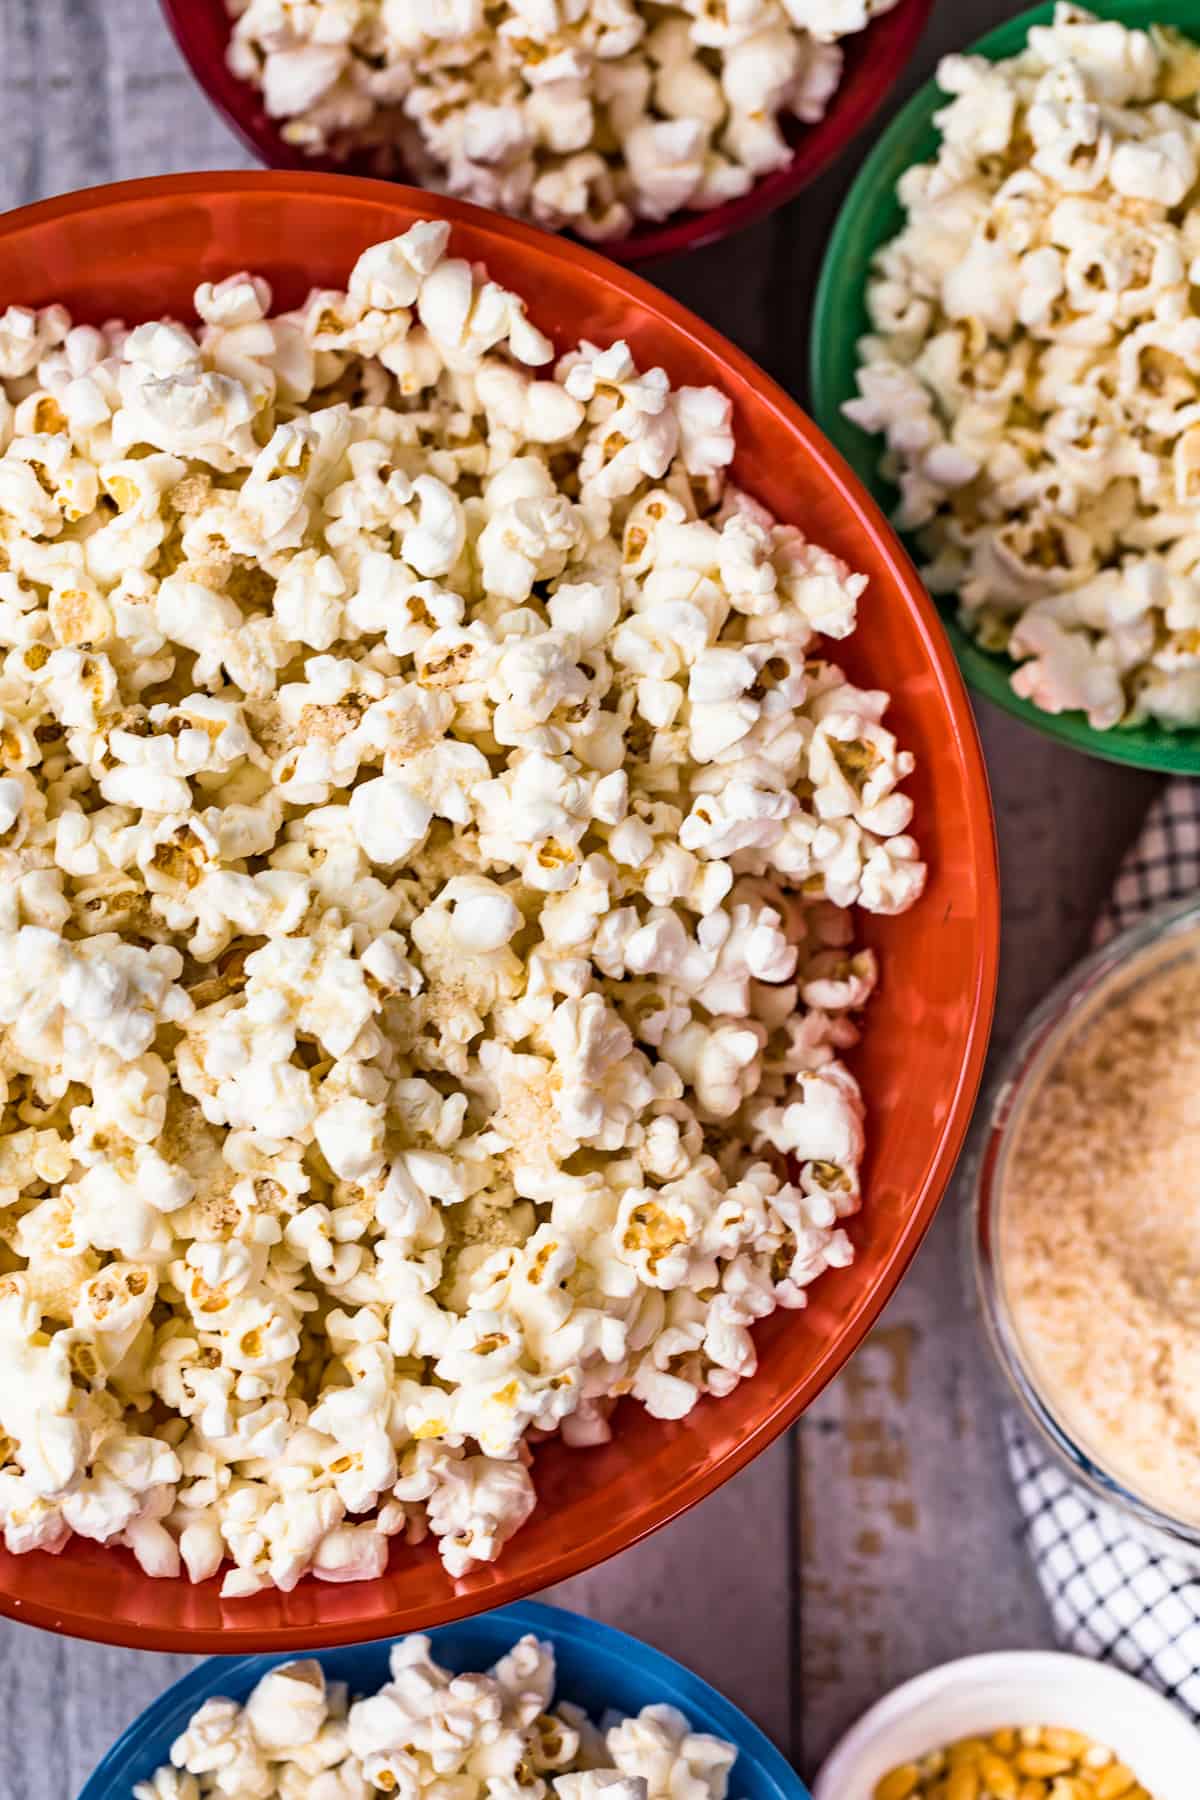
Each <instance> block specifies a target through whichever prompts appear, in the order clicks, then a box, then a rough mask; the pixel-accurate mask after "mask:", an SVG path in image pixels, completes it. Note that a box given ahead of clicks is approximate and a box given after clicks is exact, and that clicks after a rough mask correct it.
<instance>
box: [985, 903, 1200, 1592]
mask: <svg viewBox="0 0 1200 1800" xmlns="http://www.w3.org/2000/svg"><path fill="white" fill-rule="evenodd" d="M1189 938H1190V939H1193V940H1195V952H1194V953H1195V954H1196V955H1197V956H1200V898H1198V897H1197V896H1196V895H1194V894H1189V895H1186V896H1185V897H1184V898H1183V899H1176V900H1170V901H1167V902H1166V903H1165V904H1163V905H1160V906H1156V907H1154V908H1153V909H1152V910H1151V911H1150V912H1149V913H1147V914H1146V915H1145V917H1144V918H1141V919H1137V920H1135V921H1134V923H1133V924H1131V925H1128V926H1126V927H1125V929H1124V930H1123V931H1119V932H1116V933H1114V934H1113V936H1111V937H1109V938H1106V939H1105V941H1104V943H1102V944H1100V945H1099V946H1098V947H1097V948H1096V949H1094V950H1092V951H1090V952H1089V954H1088V955H1087V956H1085V957H1083V958H1082V959H1081V960H1080V961H1079V962H1077V963H1075V964H1074V965H1073V966H1072V967H1071V968H1070V969H1068V971H1067V972H1066V974H1065V975H1064V976H1063V977H1062V978H1061V979H1060V980H1059V981H1057V982H1056V983H1055V985H1054V986H1053V987H1052V988H1051V990H1050V992H1049V993H1048V994H1047V995H1046V996H1045V997H1044V999H1042V1000H1041V1001H1040V1002H1039V1003H1038V1005H1037V1006H1036V1007H1035V1008H1034V1010H1033V1012H1032V1013H1031V1014H1030V1015H1029V1018H1028V1019H1027V1020H1026V1022H1025V1025H1024V1027H1023V1028H1022V1030H1021V1031H1020V1033H1019V1034H1018V1036H1017V1037H1016V1039H1015V1040H1014V1042H1013V1043H1012V1045H1011V1046H1010V1048H1009V1049H1008V1051H1007V1052H1006V1053H1005V1056H1004V1058H1003V1061H1002V1063H1001V1065H1000V1067H999V1068H998V1070H997V1071H996V1075H995V1077H994V1079H993V1080H992V1081H991V1082H990V1083H989V1084H988V1086H987V1088H986V1090H985V1092H984V1095H983V1097H982V1099H981V1100H980V1103H979V1109H978V1122H979V1125H978V1129H979V1135H978V1140H977V1142H976V1143H974V1144H973V1145H972V1148H971V1151H970V1153H969V1156H968V1159H967V1161H966V1164H965V1167H964V1192H965V1196H966V1199H967V1206H966V1209H965V1211H964V1217H963V1224H964V1227H965V1231H966V1238H967V1242H966V1246H965V1247H966V1250H967V1253H968V1257H969V1262H970V1268H969V1276H968V1278H969V1280H970V1282H971V1284H972V1286H973V1289H974V1299H975V1303H976V1306H977V1308H978V1311H979V1315H980V1319H981V1322H982V1325H983V1335H984V1338H985V1340H986V1342H987V1345H988V1348H989V1350H990V1352H991V1355H992V1358H993V1361H994V1362H995V1365H996V1367H997V1368H998V1369H999V1371H1000V1373H1001V1374H1002V1375H1003V1377H1004V1379H1005V1382H1006V1383H1007V1386H1008V1390H1009V1393H1010V1394H1011V1396H1012V1398H1013V1399H1014V1400H1015V1401H1016V1402H1017V1404H1018V1405H1019V1407H1020V1409H1021V1412H1022V1414H1023V1416H1024V1419H1025V1421H1026V1422H1027V1423H1028V1424H1029V1425H1030V1426H1032V1427H1033V1429H1034V1431H1035V1432H1036V1434H1037V1437H1038V1439H1039V1441H1040V1442H1041V1443H1042V1444H1043V1445H1044V1446H1045V1447H1046V1449H1048V1450H1049V1451H1050V1453H1051V1455H1052V1456H1053V1458H1054V1460H1055V1462H1056V1463H1057V1464H1058V1465H1059V1466H1060V1467H1062V1468H1064V1469H1065V1470H1066V1472H1067V1473H1068V1475H1069V1476H1070V1478H1071V1480H1072V1481H1073V1482H1075V1483H1076V1485H1077V1486H1079V1487H1081V1488H1083V1489H1084V1490H1085V1492H1086V1493H1087V1494H1089V1495H1090V1496H1091V1497H1092V1498H1093V1499H1095V1500H1096V1501H1098V1502H1099V1503H1100V1504H1101V1505H1102V1506H1104V1507H1108V1508H1110V1509H1112V1510H1114V1511H1116V1512H1118V1513H1121V1514H1124V1515H1125V1518H1126V1520H1127V1521H1128V1523H1129V1524H1130V1526H1131V1528H1132V1529H1133V1530H1135V1531H1137V1532H1138V1533H1139V1534H1140V1535H1144V1536H1146V1537H1147V1538H1148V1540H1149V1542H1150V1543H1151V1544H1152V1545H1153V1547H1154V1548H1155V1549H1156V1550H1158V1551H1159V1552H1160V1553H1162V1554H1165V1555H1168V1556H1175V1557H1177V1558H1180V1559H1182V1560H1184V1561H1188V1562H1191V1563H1192V1564H1195V1563H1196V1561H1197V1560H1198V1559H1200V1522H1198V1521H1196V1520H1195V1519H1192V1520H1187V1519H1180V1518H1176V1517H1175V1516H1174V1515H1173V1514H1171V1513H1169V1512H1167V1511H1166V1509H1165V1508H1164V1507H1162V1506H1160V1505H1159V1504H1158V1503H1157V1502H1155V1501H1152V1500H1148V1499H1145V1498H1144V1497H1143V1496H1142V1495H1141V1494H1139V1493H1138V1492H1137V1491H1136V1490H1135V1489H1134V1488H1132V1487H1131V1486H1129V1485H1128V1484H1127V1483H1126V1482H1125V1481H1124V1480H1123V1479H1122V1477H1120V1476H1118V1475H1116V1474H1114V1473H1113V1472H1112V1471H1111V1470H1110V1469H1109V1468H1107V1467H1106V1465H1105V1464H1104V1463H1103V1462H1102V1461H1101V1460H1099V1459H1098V1458H1097V1457H1096V1456H1094V1455H1093V1454H1092V1452H1091V1451H1089V1450H1087V1449H1086V1448H1085V1447H1084V1445H1083V1444H1082V1443H1081V1441H1080V1434H1078V1433H1077V1432H1076V1431H1075V1430H1074V1429H1072V1428H1071V1427H1069V1426H1068V1425H1067V1424H1066V1423H1065V1421H1064V1420H1063V1418H1062V1417H1061V1416H1060V1414H1059V1412H1058V1411H1057V1410H1056V1409H1055V1407H1054V1406H1053V1405H1052V1404H1051V1403H1050V1401H1049V1400H1048V1399H1047V1398H1046V1396H1045V1394H1044V1393H1043V1391H1042V1389H1041V1386H1040V1385H1039V1383H1038V1381H1037V1378H1036V1377H1035V1375H1034V1373H1033V1371H1032V1369H1031V1367H1030V1364H1029V1359H1028V1357H1027V1356H1026V1355H1025V1353H1024V1351H1023V1349H1022V1347H1021V1340H1020V1334H1019V1332H1018V1330H1017V1327H1016V1324H1015V1322H1014V1320H1013V1318H1012V1315H1011V1309H1010V1307H1009V1303H1008V1297H1007V1294H1006V1291H1005V1284H1004V1279H1003V1274H1002V1267H1001V1265H1002V1261H1003V1252H1002V1250H1001V1247H1000V1242H999V1238H1000V1232H999V1225H1000V1208H1001V1204H1002V1199H1003V1185H1004V1184H1003V1175H1004V1170H1005V1166H1006V1164H1007V1160H1008V1157H1009V1155H1010V1154H1011V1151H1012V1148H1013V1145H1014V1142H1015V1139H1014V1135H1013V1134H1014V1130H1015V1129H1019V1126H1020V1116H1019V1115H1020V1114H1021V1110H1022V1102H1023V1101H1024V1100H1025V1098H1026V1096H1027V1095H1028V1094H1029V1092H1030V1090H1031V1088H1032V1087H1033V1086H1034V1085H1035V1084H1036V1083H1037V1081H1038V1080H1039V1078H1040V1077H1042V1076H1043V1075H1044V1074H1045V1073H1046V1072H1047V1070H1048V1069H1049V1068H1050V1066H1051V1064H1052V1062H1053V1059H1054V1057H1055V1056H1056V1055H1057V1054H1058V1053H1059V1052H1060V1051H1061V1050H1062V1049H1064V1048H1065V1047H1066V1045H1067V1044H1068V1043H1069V1042H1070V1040H1071V1038H1072V1035H1073V1033H1074V1031H1075V1029H1076V1026H1077V1023H1078V1021H1079V1019H1080V1015H1081V1013H1082V1012H1084V1009H1086V1008H1087V1007H1088V1006H1089V1005H1090V1004H1091V1003H1092V1002H1093V1001H1095V1002H1096V1004H1102V1003H1103V1000H1104V996H1105V994H1106V993H1107V992H1109V991H1113V992H1116V991H1119V990H1120V988H1121V986H1122V978H1125V979H1126V980H1127V981H1128V982H1129V984H1130V985H1131V986H1132V985H1133V984H1134V983H1135V982H1136V979H1137V975H1138V967H1139V964H1140V963H1141V961H1142V959H1143V958H1146V959H1152V958H1153V953H1154V952H1155V951H1156V950H1157V949H1158V947H1159V946H1160V945H1162V946H1168V947H1169V946H1170V945H1171V943H1172V942H1173V941H1175V940H1176V939H1189ZM1185 953H1186V952H1185ZM1086 1024H1087V1019H1086V1016H1085V1018H1084V1025H1085V1028H1086Z"/></svg>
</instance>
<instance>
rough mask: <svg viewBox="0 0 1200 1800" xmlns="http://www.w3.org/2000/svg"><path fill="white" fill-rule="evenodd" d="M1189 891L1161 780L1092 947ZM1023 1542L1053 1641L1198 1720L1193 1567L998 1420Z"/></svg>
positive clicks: (1198, 1586)
mask: <svg viewBox="0 0 1200 1800" xmlns="http://www.w3.org/2000/svg"><path fill="white" fill-rule="evenodd" d="M1198 889H1200V782H1192V781H1186V780H1184V781H1173V782H1170V783H1169V784H1168V785H1167V786H1166V787H1165V788H1164V789H1163V791H1162V793H1161V794H1160V795H1159V797H1158V798H1157V799H1156V800H1155V802H1154V804H1153V806H1152V807H1151V808H1150V811H1149V812H1148V813H1147V815H1146V823H1145V826H1144V828H1143V830H1142V832H1141V835H1140V836H1139V837H1138V839H1137V842H1136V843H1135V844H1134V846H1133V848H1132V849H1131V850H1130V852H1129V854H1128V856H1127V857H1126V858H1125V861H1124V863H1123V864H1122V866H1121V872H1120V875H1119V876H1118V878H1117V882H1116V885H1115V887H1114V888H1113V891H1112V894H1111V896H1110V898H1109V901H1108V904H1107V906H1106V907H1105V909H1104V911H1103V913H1102V914H1101V916H1100V918H1099V920H1098V921H1097V925H1096V931H1095V942H1096V943H1097V944H1101V943H1103V942H1104V941H1105V939H1106V938H1109V937H1111V936H1112V935H1113V933H1114V932H1117V931H1122V930H1124V928H1125V927H1126V926H1127V925H1132V924H1134V923H1135V922H1136V920H1138V919H1139V918H1140V917H1141V916H1142V914H1143V913H1145V912H1148V911H1149V910H1150V909H1151V908H1152V907H1156V906H1163V905H1165V904H1166V903H1167V902H1168V901H1171V900H1182V899H1183V898H1185V896H1186V895H1188V894H1192V893H1195V892H1196V891H1197V890H1198ZM1005 1435H1006V1438H1007V1443H1008V1458H1009V1467H1010V1468H1011V1470H1012V1476H1013V1480H1014V1482H1015V1483H1016V1489H1017V1499H1018V1501H1019V1503H1020V1507H1021V1512H1022V1514H1023V1516H1024V1519H1025V1537H1026V1541H1027V1543H1028V1545H1029V1549H1030V1553H1031V1555H1032V1557H1033V1560H1034V1564H1035V1566H1036V1568H1037V1574H1038V1580H1039V1581H1040V1583H1041V1585H1042V1589H1043V1592H1044V1593H1045V1595H1046V1598H1047V1600H1048V1601H1049V1603H1050V1609H1051V1612H1052V1613H1053V1615H1054V1625H1055V1629H1056V1631H1057V1632H1058V1635H1059V1638H1060V1639H1061V1641H1062V1642H1063V1643H1064V1644H1065V1646H1066V1647H1067V1648H1068V1649H1070V1650H1075V1651H1078V1652H1079V1653H1080V1654H1082V1655H1084V1656H1102V1657H1104V1658H1105V1659H1106V1660H1108V1661H1110V1662H1114V1663H1119V1664H1120V1665H1121V1666H1122V1667H1123V1668H1126V1669H1128V1670H1130V1672H1131V1673H1132V1674H1134V1675H1138V1676H1141V1677H1142V1678H1143V1679H1145V1680H1147V1681H1150V1682H1153V1683H1154V1684H1155V1685H1156V1686H1158V1687H1161V1688H1163V1689H1165V1691H1166V1692H1167V1693H1168V1694H1170V1695H1171V1696H1172V1697H1173V1698H1174V1699H1177V1700H1178V1701H1179V1702H1180V1703H1181V1704H1182V1705H1183V1706H1185V1707H1186V1708H1187V1709H1188V1710H1189V1711H1190V1712H1191V1713H1192V1715H1193V1717H1195V1718H1197V1719H1200V1571H1198V1570H1193V1569H1189V1568H1188V1567H1187V1566H1186V1565H1185V1564H1183V1563H1180V1562H1177V1561H1176V1560H1175V1559H1174V1558H1173V1557H1170V1556H1160V1555H1158V1554H1156V1553H1155V1552H1154V1551H1153V1550H1151V1549H1150V1548H1148V1547H1147V1545H1145V1544H1144V1543H1142V1541H1141V1540H1140V1539H1139V1538H1137V1537H1133V1536H1131V1535H1130V1532H1129V1529H1128V1526H1127V1525H1126V1524H1125V1523H1124V1522H1123V1521H1122V1519H1121V1518H1120V1517H1119V1516H1118V1515H1117V1514H1116V1513H1113V1512H1110V1511H1108V1510H1107V1509H1105V1508H1104V1507H1103V1506H1102V1505H1100V1504H1099V1503H1098V1502H1096V1501H1095V1500H1093V1498H1092V1497H1091V1495H1090V1494H1088V1493H1086V1492H1085V1491H1084V1490H1083V1489H1082V1488H1079V1487H1076V1486H1075V1485H1074V1483H1073V1482H1072V1481H1071V1479H1070V1477H1069V1476H1068V1475H1066V1474H1065V1473H1064V1472H1063V1470H1062V1468H1061V1467H1060V1465H1059V1464H1058V1463H1057V1462H1054V1461H1051V1459H1050V1458H1049V1456H1048V1455H1047V1453H1046V1450H1045V1449H1044V1447H1043V1446H1042V1444H1041V1442H1040V1441H1039V1440H1038V1439H1036V1438H1034V1437H1033V1436H1031V1435H1030V1434H1029V1433H1028V1432H1027V1431H1026V1429H1025V1428H1024V1426H1023V1425H1022V1424H1019V1423H1018V1422H1017V1421H1016V1419H1014V1418H1011V1417H1010V1418H1007V1419H1006V1420H1005Z"/></svg>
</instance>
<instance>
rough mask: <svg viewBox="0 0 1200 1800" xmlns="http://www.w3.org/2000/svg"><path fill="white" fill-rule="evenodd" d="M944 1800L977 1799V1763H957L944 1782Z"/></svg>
mask: <svg viewBox="0 0 1200 1800" xmlns="http://www.w3.org/2000/svg"><path fill="white" fill-rule="evenodd" d="M946 1800H979V1767H978V1764H977V1763H961V1762H960V1763H959V1765H958V1767H957V1768H956V1769H953V1770H952V1771H951V1773H950V1776H949V1779H948V1780H947V1782H946Z"/></svg>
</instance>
